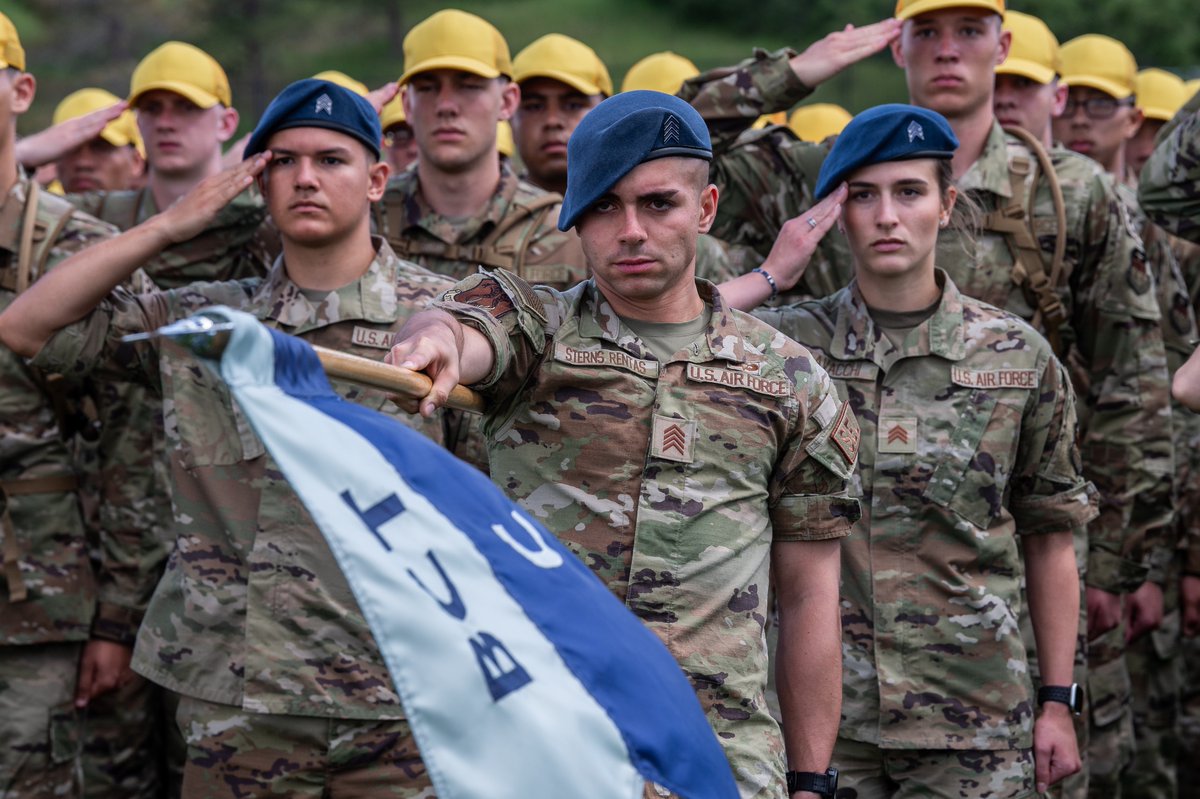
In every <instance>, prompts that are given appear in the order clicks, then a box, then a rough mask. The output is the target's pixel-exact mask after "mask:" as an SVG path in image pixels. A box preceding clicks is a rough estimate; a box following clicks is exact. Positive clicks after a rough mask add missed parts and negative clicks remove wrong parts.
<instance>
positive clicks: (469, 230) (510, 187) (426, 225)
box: [391, 159, 520, 244]
mask: <svg viewBox="0 0 1200 799" xmlns="http://www.w3.org/2000/svg"><path fill="white" fill-rule="evenodd" d="M519 184H520V180H519V179H518V178H517V175H516V173H515V172H513V170H512V167H511V166H510V165H509V164H508V162H507V161H506V160H504V159H501V161H500V182H499V183H498V184H497V185H496V191H494V192H492V196H491V198H490V199H489V200H488V203H487V205H486V206H484V208H483V209H482V210H481V211H480V212H479V213H478V214H476V215H475V216H473V217H471V218H470V219H468V220H466V221H465V222H463V221H451V220H449V219H447V218H446V217H444V216H442V215H441V214H439V213H437V212H436V211H434V210H433V207H432V206H430V205H429V203H428V202H427V201H426V200H425V196H424V195H423V194H422V193H421V181H420V179H419V178H418V177H417V165H416V164H413V165H412V166H410V167H409V168H408V169H406V170H404V171H403V172H401V173H400V174H399V175H398V176H396V177H395V178H394V179H393V181H392V186H391V188H393V189H395V190H397V191H399V192H400V195H401V199H402V201H403V203H404V216H405V221H406V225H407V226H408V227H418V228H421V229H422V230H424V231H425V232H426V233H429V234H430V235H431V236H434V237H435V238H438V239H440V240H442V241H444V242H446V243H447V244H458V243H459V242H463V241H471V240H473V239H476V238H481V237H483V236H486V235H487V234H488V232H489V231H491V230H492V229H493V228H494V227H495V226H496V225H498V224H500V222H501V221H503V219H504V217H505V216H506V215H507V214H508V206H509V205H510V204H511V203H512V201H513V197H515V196H516V193H517V187H518V185H519Z"/></svg>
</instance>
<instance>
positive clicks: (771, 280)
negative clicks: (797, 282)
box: [750, 266, 779, 300]
mask: <svg viewBox="0 0 1200 799" xmlns="http://www.w3.org/2000/svg"><path fill="white" fill-rule="evenodd" d="M750 271H751V272H758V273H759V274H760V275H762V276H763V277H765V278H766V279H767V283H768V284H770V286H771V296H770V297H769V299H772V300H773V299H775V298H776V297H778V296H779V285H778V284H777V283H776V282H775V278H773V277H771V273H770V272H768V271H767V270H766V269H763V268H762V267H761V266H756V267H754V268H753V269H751V270H750Z"/></svg>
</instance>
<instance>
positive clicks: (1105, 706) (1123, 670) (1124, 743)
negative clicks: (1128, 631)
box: [1087, 622, 1134, 799]
mask: <svg viewBox="0 0 1200 799" xmlns="http://www.w3.org/2000/svg"><path fill="white" fill-rule="evenodd" d="M1087 693H1088V703H1089V708H1088V712H1089V722H1090V723H1091V729H1090V730H1089V731H1088V735H1089V740H1088V752H1087V764H1088V796H1089V797H1093V799H1117V797H1119V796H1121V778H1122V775H1123V774H1124V773H1125V771H1126V770H1128V768H1129V766H1130V764H1132V763H1133V754H1134V745H1133V712H1132V708H1131V702H1132V694H1133V687H1132V685H1131V684H1130V681H1129V669H1128V664H1127V663H1126V661H1125V624H1124V622H1122V623H1121V624H1119V625H1117V626H1116V627H1115V628H1113V629H1111V630H1109V631H1108V632H1106V633H1103V634H1102V635H1099V636H1097V637H1096V638H1094V639H1093V640H1091V641H1089V642H1088V683H1087Z"/></svg>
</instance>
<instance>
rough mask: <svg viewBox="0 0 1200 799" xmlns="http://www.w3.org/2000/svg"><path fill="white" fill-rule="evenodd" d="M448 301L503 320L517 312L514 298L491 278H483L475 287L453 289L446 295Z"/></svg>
mask: <svg viewBox="0 0 1200 799" xmlns="http://www.w3.org/2000/svg"><path fill="white" fill-rule="evenodd" d="M446 299H448V300H451V301H453V302H461V303H463V304H465V305H474V306H475V307H476V308H482V309H483V310H485V311H487V312H488V313H489V314H491V315H492V316H493V317H495V318H496V319H503V318H504V317H505V316H507V315H508V314H510V313H512V312H513V311H515V310H517V307H516V304H515V303H513V300H512V297H510V296H509V295H508V292H506V291H505V290H504V287H503V286H502V285H500V281H498V280H496V279H495V278H493V277H490V276H489V277H484V278H481V279H480V280H478V281H476V282H475V283H474V285H468V286H465V287H464V288H462V289H458V290H456V289H451V290H450V291H449V292H448V293H447V294H446Z"/></svg>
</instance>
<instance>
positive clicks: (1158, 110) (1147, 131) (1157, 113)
mask: <svg viewBox="0 0 1200 799" xmlns="http://www.w3.org/2000/svg"><path fill="white" fill-rule="evenodd" d="M1133 96H1134V102H1135V103H1136V104H1137V107H1138V109H1139V110H1140V111H1141V112H1142V124H1141V127H1139V128H1138V130H1137V133H1135V134H1134V136H1133V138H1132V139H1130V140H1129V141H1127V142H1126V143H1125V162H1126V164H1127V165H1128V167H1129V170H1130V171H1131V172H1132V173H1133V174H1135V175H1136V174H1140V173H1141V171H1142V167H1143V166H1145V165H1146V161H1147V159H1149V158H1150V153H1152V152H1154V137H1155V136H1157V135H1158V132H1159V131H1160V130H1162V127H1163V125H1165V124H1167V123H1168V122H1170V121H1171V117H1173V116H1175V112H1176V111H1178V110H1179V109H1180V108H1183V104H1184V103H1186V102H1187V101H1188V99H1189V98H1190V97H1191V95H1189V94H1188V91H1187V86H1186V85H1185V84H1184V82H1183V79H1182V78H1180V77H1179V76H1177V75H1173V74H1171V73H1170V72H1166V71H1165V70H1161V69H1143V70H1142V71H1141V72H1139V73H1138V74H1137V78H1136V79H1135V80H1134V91H1133Z"/></svg>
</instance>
